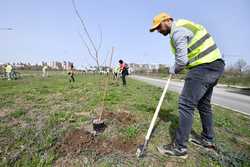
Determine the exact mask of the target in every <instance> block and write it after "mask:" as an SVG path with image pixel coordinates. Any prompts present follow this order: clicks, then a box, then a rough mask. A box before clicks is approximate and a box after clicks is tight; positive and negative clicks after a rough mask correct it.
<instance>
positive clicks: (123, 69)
mask: <svg viewBox="0 0 250 167" xmlns="http://www.w3.org/2000/svg"><path fill="white" fill-rule="evenodd" d="M119 64H120V73H121V74H122V76H121V77H122V84H123V86H126V85H127V82H126V76H127V75H128V65H127V64H126V63H124V62H123V60H119Z"/></svg>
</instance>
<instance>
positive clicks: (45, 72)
mask: <svg viewBox="0 0 250 167" xmlns="http://www.w3.org/2000/svg"><path fill="white" fill-rule="evenodd" d="M47 69H48V66H47V65H45V66H43V69H42V70H43V78H44V77H48V71H47Z"/></svg>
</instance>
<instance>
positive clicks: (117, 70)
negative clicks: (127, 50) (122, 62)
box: [113, 66, 120, 80]
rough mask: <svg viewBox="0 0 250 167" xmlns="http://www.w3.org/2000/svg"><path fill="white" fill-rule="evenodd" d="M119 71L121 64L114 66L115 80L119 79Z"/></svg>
mask: <svg viewBox="0 0 250 167" xmlns="http://www.w3.org/2000/svg"><path fill="white" fill-rule="evenodd" d="M119 72H120V67H119V66H116V67H114V69H113V79H114V80H117V79H118V75H119Z"/></svg>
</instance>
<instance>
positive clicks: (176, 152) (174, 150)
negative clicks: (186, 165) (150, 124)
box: [157, 144, 188, 159]
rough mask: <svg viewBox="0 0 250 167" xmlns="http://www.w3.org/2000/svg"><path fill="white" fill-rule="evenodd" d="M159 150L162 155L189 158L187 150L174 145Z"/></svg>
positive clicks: (164, 146) (160, 147) (161, 147)
mask: <svg viewBox="0 0 250 167" xmlns="http://www.w3.org/2000/svg"><path fill="white" fill-rule="evenodd" d="M157 149H158V151H159V152H160V153H161V154H162V155H169V156H174V157H177V158H181V159H186V158H187V157H188V154H187V149H184V148H178V147H176V146H175V145H174V144H168V145H162V146H158V147H157Z"/></svg>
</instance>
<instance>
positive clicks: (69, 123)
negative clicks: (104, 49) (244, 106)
mask: <svg viewBox="0 0 250 167" xmlns="http://www.w3.org/2000/svg"><path fill="white" fill-rule="evenodd" d="M105 78H106V76H99V75H78V76H76V83H75V84H73V85H70V84H69V83H68V80H67V75H66V74H63V73H62V72H59V73H54V74H53V75H52V76H50V77H48V78H46V79H43V78H41V77H40V76H39V75H38V74H37V73H35V74H34V75H33V73H32V72H29V75H24V77H23V78H22V79H20V80H16V81H7V80H1V81H0V112H1V113H0V115H1V119H0V134H1V136H0V166H52V165H54V164H55V163H56V161H57V160H58V159H60V158H64V159H69V160H71V161H72V162H74V166H81V165H82V164H83V159H86V157H87V158H88V159H87V160H86V163H87V165H89V166H94V165H96V166H112V165H113V166H117V165H121V166H150V165H151V166H165V165H169V166H170V165H172V166H194V167H196V166H215V167H217V166H249V165H250V160H249V157H250V118H249V117H247V116H244V115H242V114H239V113H235V112H232V111H230V110H227V109H224V108H221V107H217V106H213V109H214V125H215V135H216V144H217V145H218V146H219V153H218V155H216V156H215V154H212V153H209V152H204V151H202V150H201V149H198V148H196V147H194V146H193V145H191V144H189V145H188V146H189V158H188V159H187V160H185V161H179V160H176V159H174V158H170V157H163V156H161V155H160V154H159V153H158V152H157V150H156V146H157V145H159V144H162V143H169V142H171V139H172V138H173V136H174V133H175V128H176V127H177V126H178V112H177V107H178V106H177V101H178V95H177V94H176V93H173V92H167V96H166V99H165V100H164V103H163V105H162V108H161V112H160V115H159V117H160V119H158V121H157V123H156V128H155V130H154V133H153V135H152V138H151V140H150V143H149V145H148V149H147V156H146V157H145V158H143V159H141V160H140V161H138V160H137V159H136V157H135V156H133V155H126V154H121V153H117V154H111V155H107V156H104V157H97V158H96V157H95V158H93V159H91V157H92V156H89V153H88V152H82V153H81V154H79V155H78V156H75V157H62V155H60V154H58V150H57V149H56V147H55V146H56V144H57V143H58V142H60V141H61V140H62V138H63V136H64V134H65V132H68V131H70V130H72V129H74V128H80V127H82V126H83V125H86V124H90V122H91V120H92V119H93V117H95V116H96V115H97V114H98V113H96V111H97V108H100V107H101V104H102V98H103V90H104V88H103V85H104V81H105ZM161 92H162V90H161V89H160V88H157V87H153V86H150V85H147V84H144V83H143V82H139V81H135V80H131V79H129V80H128V86H127V87H126V88H124V87H123V86H121V84H120V85H118V84H117V83H116V82H114V81H110V82H109V87H108V91H107V96H106V98H105V108H106V110H108V111H112V112H117V111H126V112H130V113H131V114H133V115H134V117H135V118H136V120H137V121H136V123H133V124H128V125H126V124H124V125H120V126H118V127H115V126H114V125H112V124H110V127H111V128H112V129H109V131H108V132H107V133H104V134H103V136H102V137H103V138H105V139H108V138H110V137H111V136H121V137H123V138H124V139H125V140H133V139H136V138H138V137H142V138H143V136H144V135H146V132H147V129H148V126H149V123H150V121H151V118H152V116H153V114H154V110H155V107H156V106H157V103H158V100H159V97H160V95H161ZM193 130H195V131H196V132H197V133H200V132H201V124H200V119H199V114H198V112H196V113H195V117H194V123H193ZM91 155H92V154H91Z"/></svg>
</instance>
